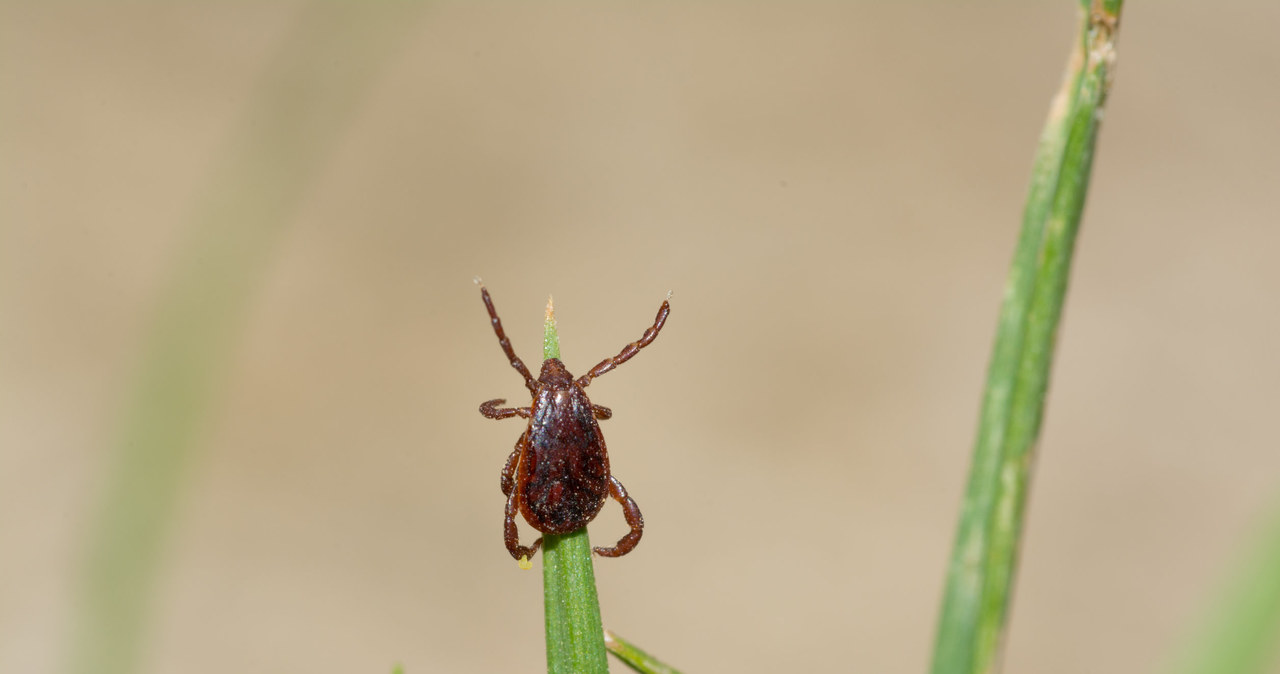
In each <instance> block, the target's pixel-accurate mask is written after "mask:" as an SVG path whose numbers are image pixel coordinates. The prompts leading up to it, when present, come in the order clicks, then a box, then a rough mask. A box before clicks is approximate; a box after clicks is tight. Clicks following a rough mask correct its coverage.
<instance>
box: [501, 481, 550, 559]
mask: <svg viewBox="0 0 1280 674" xmlns="http://www.w3.org/2000/svg"><path fill="white" fill-rule="evenodd" d="M517 494H518V492H517V491H516V490H514V489H512V490H511V493H510V494H508V495H507V513H506V518H505V519H504V520H503V523H502V524H503V526H502V532H503V537H504V539H505V540H506V543H507V552H510V553H511V558H512V559H514V560H516V561H517V562H518V561H520V558H521V557H526V558H528V559H533V553H535V552H537V551H538V548H540V547H542V537H541V536H539V537H538V540H536V541H534V542H533V545H530V546H529V547H525V546H523V545H520V532H519V530H517V529H516V510H518V508H516V496H517Z"/></svg>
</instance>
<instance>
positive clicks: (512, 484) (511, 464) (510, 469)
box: [501, 431, 529, 496]
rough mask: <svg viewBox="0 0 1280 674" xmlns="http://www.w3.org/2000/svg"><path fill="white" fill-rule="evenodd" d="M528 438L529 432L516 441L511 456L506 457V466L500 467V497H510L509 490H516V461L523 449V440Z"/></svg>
mask: <svg viewBox="0 0 1280 674" xmlns="http://www.w3.org/2000/svg"><path fill="white" fill-rule="evenodd" d="M528 437H529V431H525V432H524V433H523V434H522V435H521V436H520V439H519V440H516V448H515V449H513V450H511V456H508V457H507V465H505V466H503V467H502V481H501V484H502V495H503V496H510V495H511V490H512V489H515V488H516V461H517V460H518V459H519V458H520V450H521V449H523V448H524V443H525V440H526V439H527V438H528Z"/></svg>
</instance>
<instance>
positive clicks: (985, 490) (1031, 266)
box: [932, 0, 1122, 674]
mask: <svg viewBox="0 0 1280 674" xmlns="http://www.w3.org/2000/svg"><path fill="white" fill-rule="evenodd" d="M1121 4H1122V1H1121V0H1108V1H1106V2H1103V1H1102V0H1093V2H1092V3H1090V2H1089V1H1088V0H1083V2H1082V10H1083V14H1084V16H1083V19H1082V20H1081V30H1080V33H1079V35H1078V39H1077V43H1076V45H1075V48H1074V49H1073V52H1072V55H1071V59H1070V61H1069V65H1068V69H1067V74H1066V77H1065V78H1064V82H1063V88H1062V90H1061V91H1060V92H1059V94H1058V96H1057V97H1056V98H1055V99H1054V102H1053V105H1052V106H1051V109H1050V114H1049V119H1048V121H1047V122H1046V124H1045V128H1044V132H1043V133H1042V135H1041V139H1040V145H1039V148H1038V150H1037V154H1036V160H1035V164H1034V168H1033V174H1032V181H1031V189H1030V192H1029V195H1028V198H1027V205H1026V209H1025V211H1024V213H1023V224H1022V231H1021V234H1020V237H1019V242H1018V247H1017V250H1016V252H1015V254H1014V261H1013V265H1012V267H1011V269H1010V272H1009V278H1008V283H1007V285H1006V287H1005V297H1004V303H1003V305H1002V307H1001V311H1000V319H999V324H998V327H997V333H996V343H995V347H994V350H993V354H992V359H991V365H990V368H989V369H988V373H987V386H986V392H985V394H984V397H983V405H982V412H981V414H980V418H979V428H978V437H977V441H976V442H975V446H974V453H973V464H972V467H971V470H970V474H969V484H968V487H967V490H966V493H965V499H964V504H963V506H962V509H961V518H960V523H959V526H958V529H957V536H956V542H955V547H954V550H953V552H952V558H951V563H950V566H949V568H948V573H947V588H946V591H945V595H944V600H943V608H942V613H941V617H940V619H939V627H938V636H937V641H936V643H935V649H934V659H933V670H932V671H933V672H934V674H970V673H977V672H983V673H986V672H994V671H998V669H999V660H1000V648H1001V645H1002V641H1003V635H1004V630H1005V627H1006V625H1007V617H1008V610H1009V603H1010V601H1009V600H1010V597H1011V596H1012V590H1013V582H1014V572H1015V570H1016V567H1017V553H1018V542H1019V540H1020V536H1021V532H1022V528H1023V516H1024V512H1025V506H1026V498H1027V489H1028V486H1029V482H1030V477H1031V466H1032V463H1033V459H1034V453H1035V445H1036V440H1037V438H1038V435H1039V431H1040V424H1041V420H1042V417H1043V411H1044V402H1045V395H1046V392H1047V389H1048V382H1049V372H1050V369H1051V366H1052V362H1053V352H1054V344H1055V340H1056V335H1057V329H1058V324H1059V319H1060V318H1061V314H1062V305H1063V299H1064V297H1065V295H1066V288H1067V279H1068V277H1069V275H1070V269H1071V258H1072V253H1073V252H1074V250H1075V240H1076V233H1077V231H1078V229H1079V224H1080V216H1081V213H1082V211H1083V208H1084V201H1085V195H1086V192H1087V188H1088V184H1089V175H1090V170H1091V167H1092V163H1093V150H1094V146H1095V143H1096V140H1097V130H1098V123H1099V120H1100V118H1101V112H1102V110H1103V104H1104V102H1105V99H1106V94H1107V90H1108V88H1109V85H1110V78H1111V69H1112V66H1113V62H1114V55H1115V46H1114V39H1115V30H1116V27H1117V24H1118V20H1119V13H1120V8H1121Z"/></svg>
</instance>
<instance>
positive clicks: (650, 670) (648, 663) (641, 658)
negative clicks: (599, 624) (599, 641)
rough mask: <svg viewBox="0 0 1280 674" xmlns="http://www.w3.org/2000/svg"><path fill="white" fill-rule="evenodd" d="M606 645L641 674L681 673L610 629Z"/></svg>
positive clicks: (605, 637) (606, 636) (605, 636)
mask: <svg viewBox="0 0 1280 674" xmlns="http://www.w3.org/2000/svg"><path fill="white" fill-rule="evenodd" d="M604 645H605V647H607V648H608V649H609V652H610V653H613V654H614V655H616V656H617V657H618V659H619V660H622V661H623V662H624V663H626V665H627V666H628V667H630V668H631V669H634V670H636V671H637V672H640V674H680V670H678V669H676V668H674V667H669V666H667V665H664V664H662V663H661V662H659V661H658V659H657V658H654V657H653V656H652V655H649V654H648V653H645V652H644V651H642V650H640V649H639V648H636V647H635V645H633V644H631V643H630V642H628V641H627V640H626V639H623V638H622V637H620V636H618V635H616V634H614V633H613V632H611V631H609V630H605V631H604Z"/></svg>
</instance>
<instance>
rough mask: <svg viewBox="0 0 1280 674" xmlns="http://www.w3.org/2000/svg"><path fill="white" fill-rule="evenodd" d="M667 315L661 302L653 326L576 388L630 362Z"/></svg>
mask: <svg viewBox="0 0 1280 674" xmlns="http://www.w3.org/2000/svg"><path fill="white" fill-rule="evenodd" d="M669 313H671V303H670V302H668V301H667V300H663V302H662V306H661V307H658V316H657V317H656V318H654V319H653V326H652V327H650V328H649V329H647V330H645V331H644V334H643V335H641V337H640V339H638V340H636V341H634V342H632V343H630V344H628V345H626V346H625V347H623V348H622V351H621V352H619V353H618V355H616V356H614V357H613V358H606V359H605V360H602V361H600V364H599V365H596V366H595V367H593V368H591V371H590V372H588V373H586V374H584V375H582V376H581V377H578V381H577V384H578V386H586V385H588V384H590V383H591V380H592V379H595V378H596V377H599V376H600V375H602V374H604V373H606V372H608V371H609V370H612V369H613V368H615V367H618V366H619V365H621V364H623V363H625V362H627V361H629V360H631V358H632V357H633V356H635V355H636V354H637V353H640V349H643V348H644V347H646V346H649V344H650V343H652V342H653V340H654V338H656V337H657V336H658V331H660V330H662V326H663V325H664V324H665V323H666V322H667V314H669ZM494 320H495V321H496V320H497V317H495V318H494ZM529 390H530V391H532V390H533V388H532V387H530V389H529Z"/></svg>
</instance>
